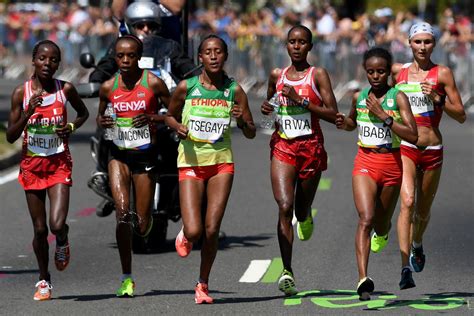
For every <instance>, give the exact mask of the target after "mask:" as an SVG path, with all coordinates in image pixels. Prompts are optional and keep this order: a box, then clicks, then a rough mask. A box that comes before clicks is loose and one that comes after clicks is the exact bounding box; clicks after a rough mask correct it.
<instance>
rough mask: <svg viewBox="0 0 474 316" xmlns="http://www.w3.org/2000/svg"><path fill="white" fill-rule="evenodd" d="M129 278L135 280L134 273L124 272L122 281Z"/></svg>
mask: <svg viewBox="0 0 474 316" xmlns="http://www.w3.org/2000/svg"><path fill="white" fill-rule="evenodd" d="M127 278H131V279H132V280H133V278H132V274H131V273H130V274H122V282H123V281H125V279H127Z"/></svg>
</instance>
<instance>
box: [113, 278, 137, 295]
mask: <svg viewBox="0 0 474 316" xmlns="http://www.w3.org/2000/svg"><path fill="white" fill-rule="evenodd" d="M134 289H135V282H133V280H132V278H126V279H125V280H123V281H122V285H121V286H120V288H119V289H118V290H117V296H118V297H124V296H129V297H133V290H134Z"/></svg>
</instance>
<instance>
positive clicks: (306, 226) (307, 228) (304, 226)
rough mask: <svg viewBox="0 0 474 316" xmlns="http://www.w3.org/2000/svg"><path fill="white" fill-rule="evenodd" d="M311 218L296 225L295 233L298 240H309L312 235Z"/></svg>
mask: <svg viewBox="0 0 474 316" xmlns="http://www.w3.org/2000/svg"><path fill="white" fill-rule="evenodd" d="M313 228H314V226H313V216H311V214H310V215H309V216H308V217H307V218H306V219H305V220H304V221H303V222H299V221H298V224H297V225H296V232H297V234H298V238H299V239H300V240H303V241H304V240H309V239H310V238H311V235H312V234H313Z"/></svg>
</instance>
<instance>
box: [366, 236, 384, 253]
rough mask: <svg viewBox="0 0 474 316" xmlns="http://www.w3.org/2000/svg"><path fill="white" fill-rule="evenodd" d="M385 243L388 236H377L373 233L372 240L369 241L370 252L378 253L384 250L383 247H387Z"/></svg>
mask: <svg viewBox="0 0 474 316" xmlns="http://www.w3.org/2000/svg"><path fill="white" fill-rule="evenodd" d="M387 242H388V234H387V235H385V236H379V235H377V233H376V232H374V233H373V234H372V238H371V239H370V250H372V252H375V253H377V252H380V251H382V250H383V249H384V248H385V246H387Z"/></svg>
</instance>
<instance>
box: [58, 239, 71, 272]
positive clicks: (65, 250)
mask: <svg viewBox="0 0 474 316" xmlns="http://www.w3.org/2000/svg"><path fill="white" fill-rule="evenodd" d="M70 257H71V254H70V251H69V241H67V242H66V244H65V245H64V246H58V245H56V251H55V252H54V263H55V264H56V269H58V271H63V270H64V269H66V267H67V266H68V264H69V258H70Z"/></svg>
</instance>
